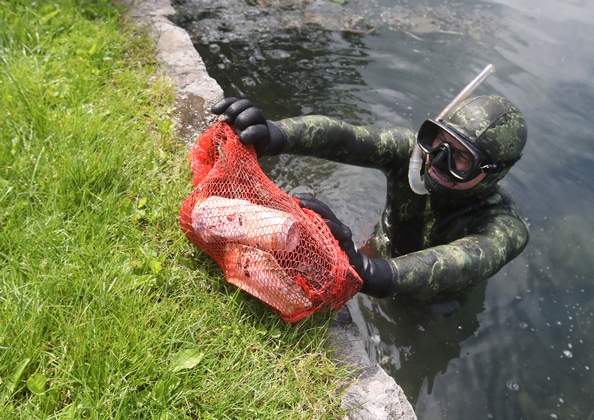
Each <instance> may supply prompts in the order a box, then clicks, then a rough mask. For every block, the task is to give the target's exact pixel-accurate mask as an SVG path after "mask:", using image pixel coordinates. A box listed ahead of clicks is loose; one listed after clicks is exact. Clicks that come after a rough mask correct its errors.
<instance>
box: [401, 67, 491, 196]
mask: <svg viewBox="0 0 594 420" xmlns="http://www.w3.org/2000/svg"><path fill="white" fill-rule="evenodd" d="M494 72H495V66H494V65H493V64H489V65H487V67H485V68H484V69H483V71H481V72H480V73H479V75H478V76H476V77H475V78H474V79H473V80H472V81H471V82H470V83H468V84H467V85H466V86H465V87H464V89H462V90H461V91H460V93H458V95H456V97H455V98H454V99H453V100H452V101H451V102H450V103H449V104H448V105H447V106H446V107H445V108H444V109H442V110H441V112H440V113H439V114H438V115H437V117H436V118H435V119H436V120H437V121H439V120H443V119H444V118H445V117H447V116H448V114H449V113H450V112H451V111H452V110H453V109H454V108H456V107H457V106H458V105H459V104H460V103H461V102H462V101H464V100H465V99H466V98H468V96H470V94H471V93H472V92H473V91H474V90H475V89H476V88H477V87H478V86H479V85H480V84H481V83H482V82H484V81H485V79H486V78H487V77H489V76H490V75H491V74H492V73H494ZM422 168H423V155H422V152H421V148H420V147H419V145H418V144H417V145H415V147H414V149H413V152H412V155H411V157H410V162H409V165H408V183H409V185H410V188H411V190H413V192H414V193H415V194H419V195H425V194H429V191H427V187H425V183H424V182H423V178H422V176H421V169H422Z"/></svg>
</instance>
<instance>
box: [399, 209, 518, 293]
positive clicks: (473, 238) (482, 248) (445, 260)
mask: <svg viewBox="0 0 594 420" xmlns="http://www.w3.org/2000/svg"><path fill="white" fill-rule="evenodd" d="M527 242H528V229H527V227H526V224H525V223H524V221H523V220H522V219H520V218H519V217H518V216H517V215H515V214H513V213H507V214H497V215H485V219H483V220H482V221H480V222H478V223H477V224H476V225H475V226H474V228H473V229H472V231H471V232H470V233H469V234H468V235H467V236H465V237H463V238H460V239H457V240H455V241H453V242H451V243H449V244H445V245H439V246H436V247H432V248H427V249H424V250H421V251H418V252H413V253H410V254H406V255H403V256H400V257H397V258H392V259H390V260H388V261H389V262H390V265H391V269H392V273H393V275H394V289H395V292H396V293H401V294H410V295H413V296H415V297H417V298H420V299H429V298H431V297H433V296H435V295H437V294H440V293H444V292H456V291H459V290H461V289H464V288H466V287H467V286H469V285H470V284H472V283H475V282H477V281H479V280H482V279H486V278H488V277H490V276H492V275H493V274H495V273H496V272H497V271H499V270H500V269H501V268H502V267H503V266H504V265H505V264H506V263H508V262H509V261H511V260H512V259H513V258H515V257H516V256H517V255H519V254H520V252H522V250H523V249H524V248H525V246H526V244H527Z"/></svg>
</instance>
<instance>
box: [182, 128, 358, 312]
mask: <svg viewBox="0 0 594 420" xmlns="http://www.w3.org/2000/svg"><path fill="white" fill-rule="evenodd" d="M190 163H191V167H192V174H193V184H194V187H195V188H194V191H193V192H192V193H191V194H190V196H189V197H188V198H187V199H186V200H185V201H184V203H183V205H182V208H181V211H180V224H181V228H182V230H183V231H184V233H185V234H186V236H187V237H188V239H190V241H192V243H194V244H195V245H196V246H198V247H199V248H200V249H202V250H203V251H204V252H206V253H207V254H208V255H209V256H210V257H211V258H212V259H213V260H215V261H216V263H217V264H218V265H219V266H220V267H221V269H222V270H223V272H224V274H225V278H226V279H227V281H228V282H229V283H231V284H234V285H235V286H237V287H239V288H241V289H242V290H244V291H246V292H247V293H249V294H251V295H252V296H255V297H256V298H258V299H260V300H261V301H262V302H264V303H266V304H267V305H269V306H270V307H272V309H274V310H275V311H276V312H278V313H279V314H280V316H281V317H282V318H283V319H284V320H285V321H287V322H291V323H293V322H297V321H300V320H302V319H303V318H305V317H307V316H309V315H311V314H312V313H314V312H317V311H320V310H322V309H326V308H331V309H338V308H340V307H341V306H342V305H344V304H345V303H346V301H347V300H349V299H350V298H351V297H352V296H353V295H354V294H355V293H357V291H358V290H359V289H360V288H361V285H362V283H363V282H362V280H361V278H360V277H359V276H358V275H357V273H356V271H355V270H354V269H353V268H352V267H351V266H350V264H349V260H348V257H347V256H346V254H345V253H344V252H343V251H342V249H341V248H340V246H339V244H338V242H337V241H336V239H335V238H334V237H333V236H332V233H331V232H330V229H329V228H328V227H327V226H326V224H325V223H324V221H323V220H322V218H321V217H320V216H319V215H318V214H317V213H315V212H313V211H310V210H308V209H303V208H301V207H300V206H299V202H298V201H297V199H295V198H293V197H291V196H289V195H288V194H287V193H285V192H284V191H282V190H281V189H280V188H278V187H277V186H276V185H275V184H274V183H273V182H272V181H271V180H270V179H268V177H267V176H266V175H265V174H264V172H263V171H262V169H261V168H260V165H259V164H258V160H257V157H256V152H255V151H254V150H253V147H251V146H250V147H246V146H244V145H243V144H242V143H241V142H240V141H239V138H238V136H237V134H235V131H234V130H233V129H232V128H231V127H230V126H229V125H228V124H227V123H225V122H217V123H215V124H214V125H213V126H211V127H210V128H209V129H208V130H207V131H206V132H204V133H203V134H202V136H200V138H199V139H198V141H197V142H196V144H195V146H194V147H193V149H192V150H191V151H190Z"/></svg>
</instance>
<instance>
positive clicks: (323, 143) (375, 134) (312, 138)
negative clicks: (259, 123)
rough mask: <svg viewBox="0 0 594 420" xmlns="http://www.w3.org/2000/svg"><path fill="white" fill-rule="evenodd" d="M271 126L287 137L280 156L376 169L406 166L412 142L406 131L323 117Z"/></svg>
mask: <svg viewBox="0 0 594 420" xmlns="http://www.w3.org/2000/svg"><path fill="white" fill-rule="evenodd" d="M274 124H276V125H277V127H279V128H280V129H281V131H282V132H283V133H284V134H285V135H286V137H287V142H286V143H285V147H284V148H283V149H282V150H281V153H291V154H297V155H306V156H315V157H319V158H322V159H328V160H333V161H335V162H340V163H346V164H350V165H357V166H366V167H370V168H376V169H388V168H390V167H393V166H394V165H398V166H400V165H404V164H407V162H408V159H409V157H410V154H411V151H412V147H413V146H414V141H415V139H414V133H413V132H412V131H411V130H409V129H407V128H394V129H390V130H380V129H375V128H371V127H362V126H354V125H351V124H347V123H345V122H341V121H338V120H335V119H332V118H329V117H323V116H306V117H297V118H287V119H284V120H280V121H275V122H274Z"/></svg>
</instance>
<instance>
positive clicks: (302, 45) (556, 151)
mask: <svg viewBox="0 0 594 420" xmlns="http://www.w3.org/2000/svg"><path fill="white" fill-rule="evenodd" d="M339 3H342V2H338V1H336V2H333V1H330V0H318V1H304V0H302V1H298V0H294V1H289V0H245V1H241V0H227V1H222V0H210V1H206V0H186V1H181V0H180V1H177V4H176V8H177V10H178V15H177V17H176V18H175V19H176V20H177V22H178V23H179V24H181V25H182V26H184V27H185V28H186V29H188V31H189V32H190V33H191V34H192V37H193V40H194V43H195V45H196V47H197V48H198V50H199V51H200V53H201V55H202V56H203V58H204V59H205V61H206V64H207V67H208V69H209V72H210V74H211V75H212V76H213V77H214V78H215V79H216V80H217V81H218V82H219V83H220V84H221V86H222V87H223V88H224V90H225V93H226V94H227V95H239V94H244V95H247V96H249V97H250V98H252V99H253V100H254V101H255V102H256V103H257V105H258V106H260V107H261V108H262V109H263V110H264V112H265V114H266V116H267V117H268V118H270V119H280V118H284V117H289V116H296V115H305V114H324V115H329V116H333V117H336V118H340V119H343V120H346V121H348V122H351V123H355V124H369V125H373V126H377V127H390V126H394V125H405V126H408V127H411V128H415V129H416V128H418V126H419V124H420V123H421V122H422V121H423V120H424V119H425V118H426V117H427V116H432V115H435V114H437V113H438V112H439V111H440V109H441V108H442V107H443V106H445V105H446V104H447V103H448V102H449V100H450V99H451V98H452V97H453V96H454V95H455V94H456V93H457V91H458V90H459V89H460V88H461V87H463V86H464V85H465V84H466V83H467V82H468V81H469V80H470V79H472V78H473V77H474V76H475V75H476V74H477V73H478V72H479V71H480V70H481V69H482V68H483V67H484V66H485V65H486V64H487V63H493V64H494V65H495V66H496V68H497V72H496V74H495V75H494V76H491V77H490V78H489V79H488V80H487V82H485V83H484V85H482V86H481V87H480V88H479V90H478V91H477V93H483V94H501V95H505V96H507V97H508V98H510V99H511V100H512V101H513V102H514V103H516V104H517V105H518V106H519V107H520V109H521V110H522V111H523V112H524V114H525V117H526V120H527V124H528V143H527V146H526V149H525V152H524V157H523V158H522V160H521V161H520V162H519V163H517V164H516V165H515V167H514V168H513V169H512V171H511V172H510V174H509V175H508V176H507V177H506V179H505V180H504V182H503V186H504V188H505V189H506V190H507V191H508V192H509V193H510V195H511V196H512V197H514V198H515V200H516V202H517V204H518V207H519V208H520V209H521V211H522V212H523V214H524V216H525V217H526V218H527V220H528V222H529V225H530V232H531V238H530V243H529V245H528V247H527V248H526V250H525V251H524V252H523V254H522V255H520V256H519V257H518V258H516V259H515V260H514V261H513V262H511V263H510V264H508V265H507V266H506V267H505V268H503V269H502V270H501V271H500V272H499V273H498V274H497V275H495V276H493V277H492V278H491V279H489V280H488V282H485V283H481V284H478V285H477V286H476V287H474V288H473V289H471V290H469V291H468V292H467V293H466V294H465V295H464V296H463V299H462V301H461V305H460V307H459V308H458V309H457V310H455V311H454V312H453V313H451V314H449V315H445V314H444V312H447V311H443V310H440V309H441V308H440V307H439V306H435V305H434V306H425V305H420V304H417V303H414V302H408V301H405V300H402V299H399V298H394V299H387V300H377V299H372V298H368V297H366V296H363V295H359V296H357V297H356V298H355V299H353V300H352V301H351V302H350V304H349V306H350V309H351V312H352V313H353V317H354V320H355V322H356V323H357V324H358V325H359V327H360V329H361V330H362V332H363V333H364V335H365V339H366V343H367V347H368V350H369V353H370V355H371V357H372V358H374V360H376V361H377V362H379V363H381V365H382V366H384V368H385V369H386V370H387V371H388V372H389V373H390V374H391V375H393V376H394V377H395V378H396V380H397V382H398V383H399V384H400V385H401V386H402V387H403V389H404V390H405V392H406V394H407V396H408V397H409V399H410V400H411V402H412V403H413V404H414V406H415V410H416V412H417V415H418V417H419V419H422V420H426V419H462V418H464V419H482V418H488V419H491V418H493V419H588V420H593V419H594V375H593V372H592V370H593V369H594V264H593V261H594V139H593V138H592V137H593V135H592V129H593V126H594V124H593V120H594V118H593V117H592V115H593V114H594V112H593V110H594V52H593V50H592V45H594V4H592V3H591V2H588V1H585V0H584V1H581V0H573V1H569V0H565V1H553V0H541V1H538V2H535V1H528V0H489V1H475V2H471V1H467V0H458V1H451V0H447V1H440V2H438V1H435V0H425V1H418V0H409V1H401V0H393V1H390V0H366V1H363V0H350V1H348V2H346V3H345V4H344V5H341V4H339ZM264 164H265V166H266V168H267V169H268V171H269V173H270V174H271V176H272V178H273V179H275V181H276V182H277V183H279V184H280V185H281V186H282V187H283V188H285V189H286V190H287V191H297V190H299V191H312V192H315V194H316V195H317V197H318V198H320V199H321V200H323V201H325V202H327V203H328V204H329V205H330V206H331V207H332V208H333V209H334V210H335V211H336V213H337V214H338V216H339V217H340V218H341V219H342V220H343V221H344V222H345V223H346V224H348V225H350V226H351V227H352V229H353V232H354V234H355V237H356V241H357V243H358V244H362V243H363V242H364V241H365V240H366V239H367V238H368V237H369V235H370V234H371V231H372V229H373V226H374V225H375V223H377V221H378V220H379V215H380V214H381V211H382V209H383V206H384V200H385V180H384V178H383V175H382V174H381V173H380V172H378V171H374V170H369V169H363V168H355V167H352V166H345V165H339V164H336V163H332V162H326V161H322V160H317V159H313V158H302V157H295V156H281V157H279V158H275V159H270V160H267V161H266V162H264Z"/></svg>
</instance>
